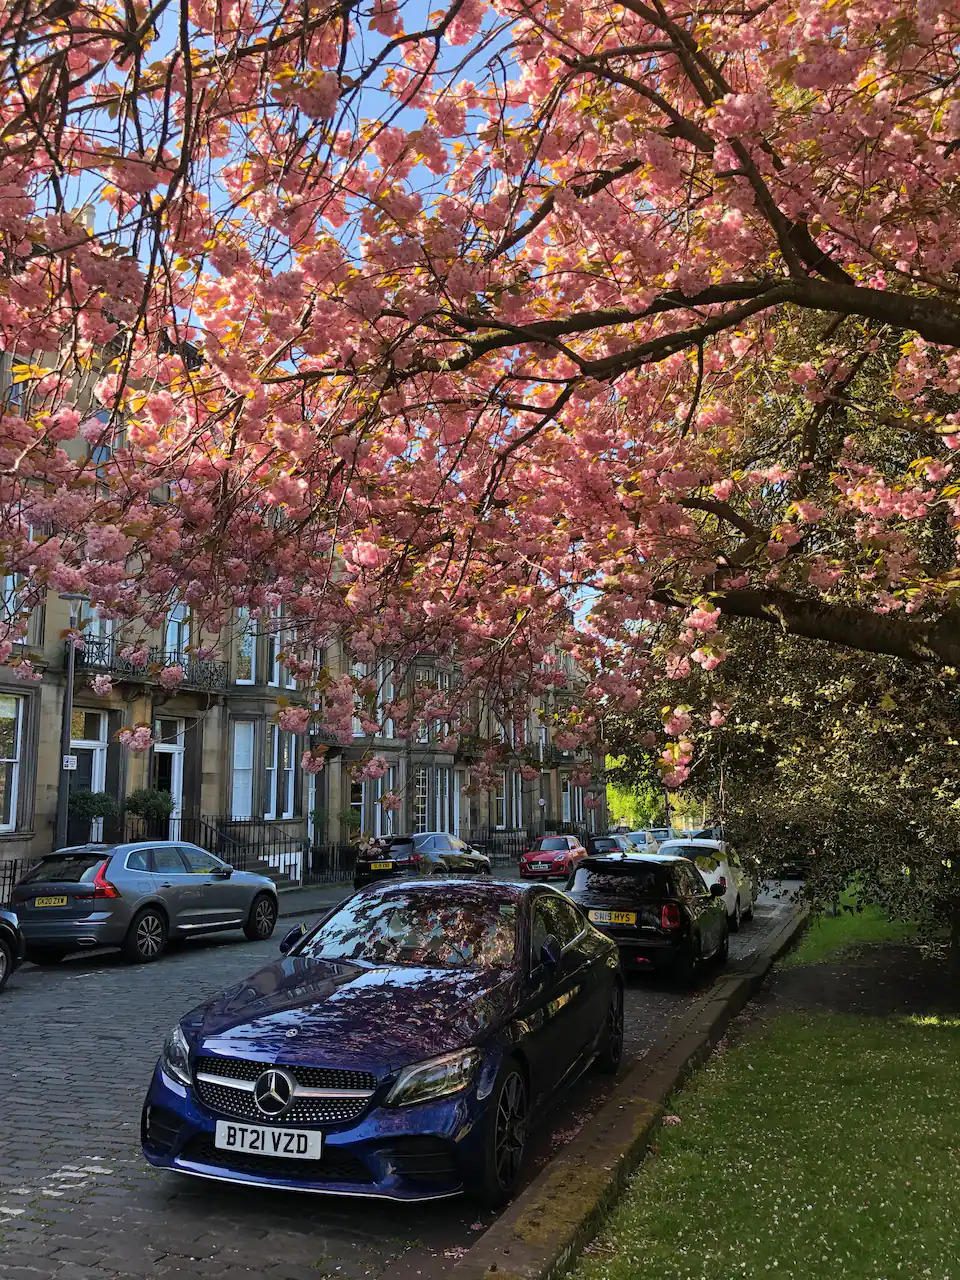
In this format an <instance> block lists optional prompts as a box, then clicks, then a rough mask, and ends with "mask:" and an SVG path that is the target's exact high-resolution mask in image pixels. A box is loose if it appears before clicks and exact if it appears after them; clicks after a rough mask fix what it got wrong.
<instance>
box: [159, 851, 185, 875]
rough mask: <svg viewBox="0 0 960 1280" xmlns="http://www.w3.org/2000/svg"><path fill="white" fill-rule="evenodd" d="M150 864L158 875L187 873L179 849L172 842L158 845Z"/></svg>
mask: <svg viewBox="0 0 960 1280" xmlns="http://www.w3.org/2000/svg"><path fill="white" fill-rule="evenodd" d="M150 865H151V868H152V870H153V874H154V875H156V876H183V875H186V873H187V869H186V867H185V866H184V865H183V861H182V859H181V857H180V852H179V850H178V849H177V848H176V847H175V846H174V845H172V844H161V845H157V847H156V848H155V849H154V850H153V851H152V855H151V858H150Z"/></svg>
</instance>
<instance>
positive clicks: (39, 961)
mask: <svg viewBox="0 0 960 1280" xmlns="http://www.w3.org/2000/svg"><path fill="white" fill-rule="evenodd" d="M66 954H67V953H66V952H65V951H45V950H44V949H43V947H38V948H36V949H34V948H33V947H28V949H27V959H28V960H29V961H30V963H31V964H35V965H38V966H39V967H40V968H41V969H46V968H52V967H53V966H54V965H55V964H59V963H60V961H61V960H62V959H63V958H64V956H65V955H66Z"/></svg>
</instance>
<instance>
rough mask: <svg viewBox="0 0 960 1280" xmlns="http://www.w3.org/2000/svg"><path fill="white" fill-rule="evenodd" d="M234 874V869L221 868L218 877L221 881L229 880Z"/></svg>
mask: <svg viewBox="0 0 960 1280" xmlns="http://www.w3.org/2000/svg"><path fill="white" fill-rule="evenodd" d="M233 872H234V868H233V867H221V868H220V870H219V871H218V872H217V875H218V876H220V877H221V879H223V880H229V879H230V877H231V876H232V875H233Z"/></svg>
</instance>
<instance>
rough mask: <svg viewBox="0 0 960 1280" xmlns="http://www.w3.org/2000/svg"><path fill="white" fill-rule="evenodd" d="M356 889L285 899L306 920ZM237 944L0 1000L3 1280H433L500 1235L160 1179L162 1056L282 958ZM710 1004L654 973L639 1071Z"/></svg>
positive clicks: (37, 978) (540, 1155)
mask: <svg viewBox="0 0 960 1280" xmlns="http://www.w3.org/2000/svg"><path fill="white" fill-rule="evenodd" d="M348 891H349V889H348V887H344V886H322V887H320V888H317V889H308V890H301V891H292V892H289V893H286V894H284V895H283V898H282V901H281V911H282V914H283V915H284V916H285V917H286V918H287V919H289V920H290V921H291V923H292V922H293V920H294V919H295V918H296V919H300V918H303V919H304V920H306V921H309V920H310V919H311V918H312V917H313V916H315V915H316V914H317V913H318V912H319V911H321V910H323V909H324V908H325V907H326V906H329V905H330V904H331V903H334V902H336V901H338V900H339V898H340V897H342V896H345V894H346V893H347V892H348ZM792 911H793V905H792V903H791V902H790V897H789V895H786V896H784V897H776V896H774V895H772V894H764V895H763V896H762V897H761V899H760V902H759V903H758V907H757V912H756V918H755V920H754V921H753V922H752V923H750V924H746V925H744V927H743V929H742V931H741V932H740V933H739V934H737V935H734V936H733V938H732V939H731V958H730V962H729V966H728V969H727V972H730V971H733V972H736V971H738V970H742V971H746V969H747V968H748V967H749V965H750V963H751V960H752V959H753V957H755V956H756V955H757V953H758V952H759V951H760V950H761V949H762V947H763V945H764V941H765V939H767V938H768V937H770V936H771V935H772V934H773V933H774V932H775V931H776V930H777V929H778V928H779V927H780V926H781V925H782V924H783V922H784V920H785V919H786V918H787V916H788V915H789V914H790V913H791V912H792ZM283 932H284V929H283V924H282V923H281V925H280V926H279V927H278V929H277V933H276V934H275V935H274V938H273V939H271V940H270V941H268V942H264V943H251V942H247V941H246V940H245V939H244V938H243V937H242V935H240V934H237V935H234V934H223V935H220V936H219V937H214V938H207V939H192V940H191V941H190V942H188V943H184V944H181V945H178V946H175V947H174V948H172V949H171V950H170V952H169V953H168V954H167V955H166V956H164V957H163V959H162V960H161V961H159V962H158V963H156V964H153V965H146V966H129V965H126V964H124V963H123V962H122V961H121V960H120V957H119V956H118V955H116V954H114V953H109V952H99V953H94V954H87V955H83V956H78V957H76V958H72V959H68V960H67V961H65V962H64V963H63V964H62V965H60V966H58V967H57V968H56V969H38V968H36V967H35V966H33V965H29V964H28V965H24V966H23V968H22V969H20V970H18V971H17V973H16V974H14V975H13V978H12V979H11V981H10V983H9V984H8V987H7V990H6V992H5V993H4V994H3V995H2V996H0V1277H2V1280H53V1278H55V1280H117V1278H121V1277H122V1278H127V1280H146V1277H150V1278H151V1280H153V1278H159V1277H164V1276H171V1277H181V1278H183V1280H186V1278H187V1277H189V1278H191V1280H193V1278H196V1280H200V1278H201V1277H202V1278H203V1280H253V1278H254V1277H265V1278H271V1280H273V1278H275V1280H308V1278H309V1280H334V1278H335V1277H348V1278H349V1277H358V1278H359V1277H373V1278H379V1277H386V1276H388V1275H389V1276H390V1278H391V1280H435V1278H438V1277H440V1276H442V1275H444V1274H446V1273H448V1272H449V1270H450V1269H451V1267H452V1266H453V1265H454V1264H455V1263H456V1262H457V1261H458V1260H460V1259H461V1258H462V1257H463V1256H464V1254H465V1253H466V1251H467V1249H468V1248H469V1247H470V1246H471V1244H473V1243H474V1242H475V1241H476V1240H477V1239H478V1237H479V1234H480V1233H481V1232H483V1231H485V1230H486V1229H487V1228H488V1227H489V1226H490V1225H491V1223H492V1222H493V1221H494V1216H493V1215H492V1214H489V1213H485V1214H481V1213H478V1212H477V1210H476V1209H475V1208H474V1207H473V1206H472V1205H471V1204H470V1203H469V1201H467V1200H452V1201H443V1202H438V1203H437V1204H434V1205H416V1206H402V1205H401V1206H397V1207H393V1206H391V1205H389V1204H384V1203H383V1202H379V1201H377V1202H370V1201H363V1200H357V1201H353V1200H334V1199H327V1198H325V1197H319V1196H318V1197H313V1196H297V1195H294V1194H290V1193H283V1192H272V1191H261V1190H259V1189H256V1190H254V1189H250V1188H243V1187H230V1186H222V1187H221V1186H218V1185H216V1184H213V1183H208V1182H203V1181H200V1180H194V1179H189V1178H185V1177H182V1176H178V1175H175V1174H170V1173H165V1172H161V1171H160V1170H156V1169H152V1168H151V1167H149V1166H148V1165H146V1163H145V1162H144V1161H143V1159H142V1157H141V1155H140V1151H139V1119H140V1108H141V1104H142V1099H143V1095H144V1092H145V1090H146V1087H147V1083H148V1081H149V1078H150V1074H151V1071H152V1069H153V1065H154V1062H155V1060H156V1056H157V1052H158V1050H159V1047H160V1044H161V1042H162V1040H163V1038H164V1036H165V1034H166V1032H167V1031H168V1030H169V1028H170V1027H171V1026H172V1025H173V1023H174V1022H176V1021H177V1019H178V1018H179V1017H180V1016H181V1015H182V1014H183V1012H184V1011H185V1010H187V1009H188V1008H190V1007H191V1006H192V1005H194V1004H196V1003H197V1002H198V1001H200V1000H202V999H203V998H204V997H206V996H208V995H211V994H213V993H214V992H216V991H217V990H219V989H220V988H222V987H224V986H226V985H228V984H229V983H231V982H234V981H236V980H237V979H239V978H240V977H242V976H243V975H244V974H245V973H248V972H250V971H252V970H253V969H255V968H257V967H258V965H260V964H261V963H263V962H264V961H265V960H267V959H269V958H271V957H272V956H274V955H275V954H276V945H277V941H278V939H279V937H280V936H282V933H283ZM714 981H716V978H715V976H714V971H711V974H710V975H709V976H707V977H705V979H704V982H703V983H702V984H701V989H700V991H699V992H694V993H688V992H684V991H681V990H679V989H676V988H674V987H672V986H671V985H670V983H669V982H668V981H667V980H664V979H660V980H658V979H656V978H655V977H652V976H646V975H644V976H643V977H641V978H631V979H630V980H629V982H628V989H627V1000H626V1049H627V1058H628V1062H627V1069H629V1067H630V1065H631V1060H632V1061H634V1062H635V1061H636V1060H637V1058H638V1057H639V1056H640V1055H642V1054H643V1053H644V1052H645V1051H646V1050H647V1049H649V1048H650V1047H651V1046H652V1045H653V1044H654V1043H656V1042H657V1041H658V1040H659V1039H660V1038H661V1037H662V1036H663V1035H664V1033H665V1032H666V1031H669V1029H670V1028H671V1026H672V1025H674V1023H675V1022H677V1023H678V1022H679V1021H681V1020H682V1018H683V1015H684V1012H685V1010H687V1009H688V1008H689V1007H691V1005H692V1002H694V1001H695V1000H697V999H698V998H702V996H703V994H704V990H707V989H709V988H710V986H711V984H712V983H713V982H714ZM612 1087H613V1086H612V1084H611V1083H610V1082H609V1081H608V1080H606V1079H603V1080H601V1079H600V1077H598V1076H596V1075H594V1074H592V1073H591V1074H589V1075H588V1076H586V1077H584V1078H583V1079H582V1080H581V1081H580V1082H578V1084H577V1085H576V1086H575V1087H574V1089H573V1090H572V1091H571V1093H570V1094H569V1095H568V1096H567V1097H566V1098H565V1099H563V1101H562V1102H561V1103H560V1104H559V1106H558V1107H557V1109H556V1111H555V1113H554V1115H553V1116H552V1117H551V1118H550V1120H548V1122H547V1123H546V1124H545V1125H544V1126H543V1127H542V1128H541V1130H539V1131H538V1133H537V1134H536V1135H535V1137H534V1139H533V1142H532V1149H531V1153H530V1154H531V1159H530V1163H529V1169H528V1180H529V1179H533V1178H535V1177H536V1175H537V1174H538V1173H539V1172H540V1171H541V1170H542V1169H543V1168H544V1167H545V1165H546V1164H547V1163H548V1162H549V1160H550V1158H551V1156H552V1155H553V1154H554V1153H556V1152H558V1151H559V1150H561V1149H562V1148H563V1147H564V1146H566V1145H567V1144H568V1143H569V1142H570V1141H571V1139H572V1138H573V1136H574V1135H575V1134H576V1133H577V1132H578V1131H579V1130H580V1129H581V1128H583V1127H584V1126H586V1125H587V1124H588V1123H589V1120H590V1117H591V1116H592V1115H593V1114H594V1113H595V1112H596V1111H597V1110H598V1109H599V1108H600V1107H601V1106H602V1104H603V1103H604V1101H606V1099H607V1098H608V1097H609V1094H610V1090H611V1088H612Z"/></svg>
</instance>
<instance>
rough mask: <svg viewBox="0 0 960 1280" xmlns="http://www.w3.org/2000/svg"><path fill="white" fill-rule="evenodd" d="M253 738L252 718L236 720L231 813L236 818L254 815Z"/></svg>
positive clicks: (234, 727)
mask: <svg viewBox="0 0 960 1280" xmlns="http://www.w3.org/2000/svg"><path fill="white" fill-rule="evenodd" d="M253 739H254V724H253V721H252V720H235V721H234V724H233V783H232V794H231V799H230V814H231V817H234V818H251V817H252V816H253Z"/></svg>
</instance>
